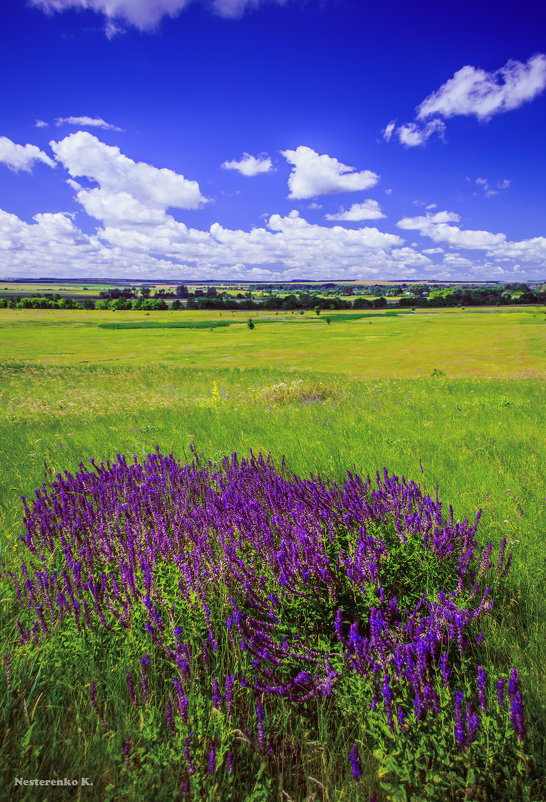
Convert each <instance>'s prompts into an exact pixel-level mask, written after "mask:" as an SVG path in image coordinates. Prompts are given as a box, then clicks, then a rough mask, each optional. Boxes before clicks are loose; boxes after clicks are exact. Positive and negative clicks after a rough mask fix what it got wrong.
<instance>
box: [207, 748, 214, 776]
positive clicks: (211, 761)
mask: <svg viewBox="0 0 546 802" xmlns="http://www.w3.org/2000/svg"><path fill="white" fill-rule="evenodd" d="M208 769H209V774H214V772H215V771H216V752H215V750H214V741H211V742H210V752H209V766H208Z"/></svg>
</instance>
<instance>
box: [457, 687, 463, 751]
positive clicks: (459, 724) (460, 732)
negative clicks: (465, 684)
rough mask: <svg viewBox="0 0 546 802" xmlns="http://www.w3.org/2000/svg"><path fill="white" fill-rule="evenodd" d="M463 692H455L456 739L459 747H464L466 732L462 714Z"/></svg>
mask: <svg viewBox="0 0 546 802" xmlns="http://www.w3.org/2000/svg"><path fill="white" fill-rule="evenodd" d="M463 697H464V693H463V691H455V739H456V741H457V743H458V744H459V746H464V740H465V732H464V723H463V714H462V709H461V706H462V702H463Z"/></svg>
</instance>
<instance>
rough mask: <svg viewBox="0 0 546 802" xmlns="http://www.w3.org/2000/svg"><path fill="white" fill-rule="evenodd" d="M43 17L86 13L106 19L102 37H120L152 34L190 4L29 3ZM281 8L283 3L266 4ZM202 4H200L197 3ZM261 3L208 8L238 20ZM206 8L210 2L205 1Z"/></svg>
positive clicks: (227, 2)
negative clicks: (127, 31) (126, 31)
mask: <svg viewBox="0 0 546 802" xmlns="http://www.w3.org/2000/svg"><path fill="white" fill-rule="evenodd" d="M30 1H31V3H32V5H34V6H37V7H38V8H41V9H42V10H43V11H45V12H47V13H53V12H62V11H68V10H69V9H80V10H83V9H87V10H90V11H95V12H96V13H98V14H102V15H103V16H104V17H106V26H105V28H106V33H107V34H108V35H109V36H113V35H114V34H116V33H120V32H121V31H122V30H123V28H122V27H120V26H122V25H124V24H125V25H131V26H133V27H135V28H139V29H140V30H143V31H150V30H153V29H154V28H155V27H156V26H157V25H158V23H159V22H160V20H161V19H162V18H163V17H176V16H178V15H179V14H180V12H181V11H183V10H184V9H185V8H186V6H188V5H189V4H190V3H191V2H192V0H30ZM269 1H270V2H276V3H278V4H280V5H283V4H284V3H285V2H286V0H269ZM201 2H203V0H201ZM262 2H264V0H212V8H213V9H214V11H215V12H216V13H217V14H219V15H220V16H221V17H240V16H241V15H242V14H243V13H244V12H245V11H246V10H247V8H255V7H256V6H258V5H260V4H261V3H262ZM206 4H207V5H210V0H206Z"/></svg>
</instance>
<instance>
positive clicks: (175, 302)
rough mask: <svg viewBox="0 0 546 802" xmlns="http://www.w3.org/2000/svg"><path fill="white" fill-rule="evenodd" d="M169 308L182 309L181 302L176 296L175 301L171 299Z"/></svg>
mask: <svg viewBox="0 0 546 802" xmlns="http://www.w3.org/2000/svg"><path fill="white" fill-rule="evenodd" d="M171 309H173V310H177V309H182V304H181V302H180V301H179V300H178V298H177V299H176V301H173V302H172V304H171Z"/></svg>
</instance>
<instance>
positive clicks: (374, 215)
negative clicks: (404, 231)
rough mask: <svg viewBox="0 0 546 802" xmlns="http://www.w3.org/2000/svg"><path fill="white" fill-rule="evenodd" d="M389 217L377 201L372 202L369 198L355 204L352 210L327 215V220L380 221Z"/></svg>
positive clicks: (341, 210)
mask: <svg viewBox="0 0 546 802" xmlns="http://www.w3.org/2000/svg"><path fill="white" fill-rule="evenodd" d="M386 216H387V215H385V214H383V212H382V211H381V207H380V206H379V203H378V202H377V201H376V200H371V198H368V199H367V200H365V201H362V203H353V205H352V206H351V208H350V209H347V210H346V211H345V210H344V209H340V211H339V212H337V213H336V214H327V215H326V219H327V220H352V221H358V220H379V218H380V217H386Z"/></svg>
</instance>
